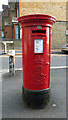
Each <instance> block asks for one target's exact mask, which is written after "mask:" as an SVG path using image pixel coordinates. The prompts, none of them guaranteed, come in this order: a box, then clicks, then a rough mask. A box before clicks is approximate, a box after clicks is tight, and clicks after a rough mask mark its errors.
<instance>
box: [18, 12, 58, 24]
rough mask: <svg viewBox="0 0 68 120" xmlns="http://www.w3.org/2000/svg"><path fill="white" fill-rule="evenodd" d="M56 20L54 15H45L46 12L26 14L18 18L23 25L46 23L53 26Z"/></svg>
mask: <svg viewBox="0 0 68 120" xmlns="http://www.w3.org/2000/svg"><path fill="white" fill-rule="evenodd" d="M55 22H56V18H55V17H54V16H50V15H45V14H31V15H25V16H21V17H19V18H18V23H19V24H23V25H27V26H29V25H39V24H41V25H46V26H51V25H53V24H54V23H55Z"/></svg>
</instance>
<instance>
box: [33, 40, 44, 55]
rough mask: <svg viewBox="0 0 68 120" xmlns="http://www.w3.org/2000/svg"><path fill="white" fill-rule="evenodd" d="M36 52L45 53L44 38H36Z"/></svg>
mask: <svg viewBox="0 0 68 120" xmlns="http://www.w3.org/2000/svg"><path fill="white" fill-rule="evenodd" d="M34 53H43V39H34Z"/></svg>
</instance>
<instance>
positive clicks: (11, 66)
mask: <svg viewBox="0 0 68 120" xmlns="http://www.w3.org/2000/svg"><path fill="white" fill-rule="evenodd" d="M9 74H10V75H14V74H15V50H10V51H9Z"/></svg>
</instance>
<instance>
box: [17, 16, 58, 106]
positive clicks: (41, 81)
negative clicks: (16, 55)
mask: <svg viewBox="0 0 68 120" xmlns="http://www.w3.org/2000/svg"><path fill="white" fill-rule="evenodd" d="M55 21H56V18H55V17H52V16H50V15H43V14H32V15H26V16H22V17H19V18H18V22H19V24H21V25H22V58H23V59H22V60H23V62H22V64H23V99H24V102H25V103H27V104H28V105H30V106H34V107H35V106H36V107H38V106H40V107H44V106H45V105H46V104H48V102H49V99H50V48H51V45H50V44H51V28H52V25H53V24H54V23H55Z"/></svg>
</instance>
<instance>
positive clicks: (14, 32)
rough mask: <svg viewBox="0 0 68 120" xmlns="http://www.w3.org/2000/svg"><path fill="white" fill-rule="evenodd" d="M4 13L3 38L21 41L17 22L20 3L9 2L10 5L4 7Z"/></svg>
mask: <svg viewBox="0 0 68 120" xmlns="http://www.w3.org/2000/svg"><path fill="white" fill-rule="evenodd" d="M2 8H3V12H2V37H3V38H6V39H10V40H11V39H13V40H15V39H19V38H20V31H19V25H18V22H17V17H19V4H18V2H9V3H8V5H3V6H2Z"/></svg>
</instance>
